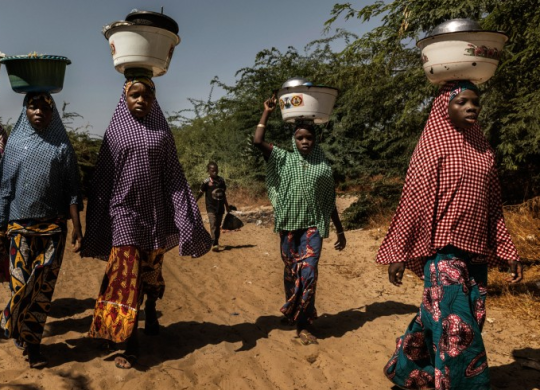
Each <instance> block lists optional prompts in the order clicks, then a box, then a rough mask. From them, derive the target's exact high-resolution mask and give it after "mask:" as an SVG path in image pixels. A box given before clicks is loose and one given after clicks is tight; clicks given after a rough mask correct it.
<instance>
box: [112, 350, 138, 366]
mask: <svg viewBox="0 0 540 390" xmlns="http://www.w3.org/2000/svg"><path fill="white" fill-rule="evenodd" d="M136 362H137V356H135V355H126V354H120V355H118V356H117V357H115V358H114V365H115V366H116V367H117V368H121V369H124V370H128V369H130V368H131V367H133V365H134V364H135V363H136Z"/></svg>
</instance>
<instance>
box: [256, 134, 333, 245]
mask: <svg viewBox="0 0 540 390" xmlns="http://www.w3.org/2000/svg"><path fill="white" fill-rule="evenodd" d="M292 143H293V152H292V153H291V152H287V151H286V150H283V149H280V148H278V147H276V146H274V147H273V148H272V153H271V154H270V158H269V159H268V163H267V164H266V175H267V176H266V185H267V187H268V197H269V198H270V201H271V202H272V205H273V206H274V213H275V218H274V219H275V225H274V230H275V231H276V232H278V231H291V230H298V229H307V228H309V227H315V226H316V227H317V229H319V233H320V235H321V237H323V238H326V237H328V232H329V225H330V216H331V214H332V211H334V208H335V207H336V193H335V189H334V178H333V176H332V168H330V165H328V163H327V161H326V158H325V157H324V153H323V151H322V149H321V148H320V146H319V145H317V144H316V145H315V147H314V148H313V150H312V151H311V153H310V154H309V155H308V156H307V157H305V158H304V157H303V156H302V155H301V154H300V152H299V151H298V149H297V148H296V142H295V140H294V137H293V141H292Z"/></svg>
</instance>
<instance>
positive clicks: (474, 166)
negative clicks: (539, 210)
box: [377, 81, 522, 390]
mask: <svg viewBox="0 0 540 390" xmlns="http://www.w3.org/2000/svg"><path fill="white" fill-rule="evenodd" d="M480 109H481V106H480V98H479V91H478V88H477V87H476V86H475V85H474V84H472V83H471V82H469V81H457V82H451V83H449V84H446V85H445V86H444V87H442V89H441V91H440V92H439V95H438V96H437V97H436V99H435V100H434V102H433V107H432V109H431V113H430V115H429V119H428V121H427V124H426V126H425V128H424V131H423V133H422V136H421V137H420V140H419V142H418V145H417V146H416V149H415V151H414V153H413V156H412V158H411V162H410V165H409V169H408V171H407V176H406V179H405V185H404V187H403V192H402V195H401V200H400V203H399V205H398V208H397V210H396V213H395V215H394V217H393V219H392V223H391V225H390V228H389V230H388V233H387V235H386V237H385V239H384V241H383V243H382V245H381V247H380V248H379V251H378V253H377V262H378V263H379V264H388V265H389V267H388V274H389V279H390V282H391V283H393V284H394V285H396V286H399V285H401V280H402V278H403V273H404V270H405V268H409V269H410V270H411V271H413V272H414V273H415V274H417V275H418V276H419V277H420V278H422V279H424V294H423V299H422V304H421V306H420V311H419V313H418V314H417V315H416V316H415V318H414V319H413V320H412V322H411V323H410V325H409V327H408V328H407V331H406V333H405V334H404V335H403V336H402V337H400V338H398V340H397V348H396V351H395V353H394V355H393V356H392V358H391V359H390V361H389V362H388V363H387V365H386V366H385V369H384V371H385V374H386V376H387V377H388V378H389V379H390V380H391V381H392V382H394V383H395V384H396V385H398V386H400V387H401V388H406V389H423V388H435V389H450V388H452V389H453V390H455V389H490V388H491V387H490V380H489V371H488V367H487V358H486V351H485V348H484V344H483V341H482V335H481V331H482V326H483V324H484V320H485V316H486V312H485V306H484V302H485V298H486V283H487V268H488V266H498V265H504V264H506V265H509V266H510V267H511V269H512V278H511V279H510V280H509V281H510V282H511V283H517V282H519V281H521V279H522V266H521V263H520V262H519V256H518V254H517V251H516V248H515V246H514V244H513V243H512V240H511V238H510V235H509V233H508V230H507V229H506V226H505V223H504V218H503V214H502V206H501V195H500V185H499V181H498V176H497V171H496V166H495V156H494V153H493V150H492V149H491V147H490V146H489V143H488V142H487V140H486V139H485V137H484V135H483V133H482V131H481V129H480V126H479V124H478V121H477V120H478V115H479V113H480Z"/></svg>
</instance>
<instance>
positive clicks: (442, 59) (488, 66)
mask: <svg viewBox="0 0 540 390" xmlns="http://www.w3.org/2000/svg"><path fill="white" fill-rule="evenodd" d="M507 40H508V37H507V36H506V35H505V34H504V33H502V32H500V31H485V30H482V29H481V28H480V25H479V24H478V23H477V22H475V21H473V20H470V19H452V20H449V21H446V22H444V23H442V24H440V25H438V26H437V27H435V28H434V29H433V31H432V32H431V33H430V34H428V35H427V36H426V37H425V38H424V39H421V40H419V41H418V42H417V43H416V46H418V48H420V49H421V50H422V63H423V68H424V72H425V73H426V76H427V78H428V80H429V81H430V82H431V83H433V84H444V83H446V82H448V81H451V80H470V81H472V82H473V83H475V84H481V83H485V82H486V81H487V80H489V79H490V78H491V77H492V76H493V75H494V74H495V70H496V69H497V66H498V64H499V60H500V56H501V53H502V50H503V48H504V44H505V43H506V41H507Z"/></svg>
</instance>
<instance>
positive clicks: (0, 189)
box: [0, 93, 82, 226]
mask: <svg viewBox="0 0 540 390" xmlns="http://www.w3.org/2000/svg"><path fill="white" fill-rule="evenodd" d="M36 98H40V99H44V100H45V101H46V102H47V103H48V104H50V105H51V107H52V108H53V112H52V117H51V123H50V124H49V125H48V126H47V127H46V128H45V129H42V130H39V131H38V130H36V129H34V128H33V127H32V125H31V123H30V121H29V119H28V116H27V114H26V110H27V107H28V106H29V103H30V101H31V100H32V99H36ZM0 170H1V177H2V178H1V180H2V181H1V185H0V226H5V225H6V224H7V223H8V222H9V221H14V220H21V219H36V218H57V217H59V216H63V217H65V218H69V215H70V214H69V207H70V205H72V204H77V205H78V206H79V209H82V199H81V193H80V184H79V172H78V167H77V159H76V156H75V152H74V150H73V147H72V146H71V143H70V141H69V137H68V135H67V133H66V129H65V127H64V125H63V123H62V119H61V118H60V114H59V113H58V110H57V109H56V106H55V104H54V100H53V98H52V96H51V95H50V94H48V93H41V94H38V95H36V94H27V95H26V96H25V98H24V102H23V109H22V112H21V115H20V116H19V119H18V120H17V123H16V124H15V126H13V130H12V131H11V134H10V137H9V142H8V143H7V145H6V149H5V153H4V158H2V163H1V164H0Z"/></svg>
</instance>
